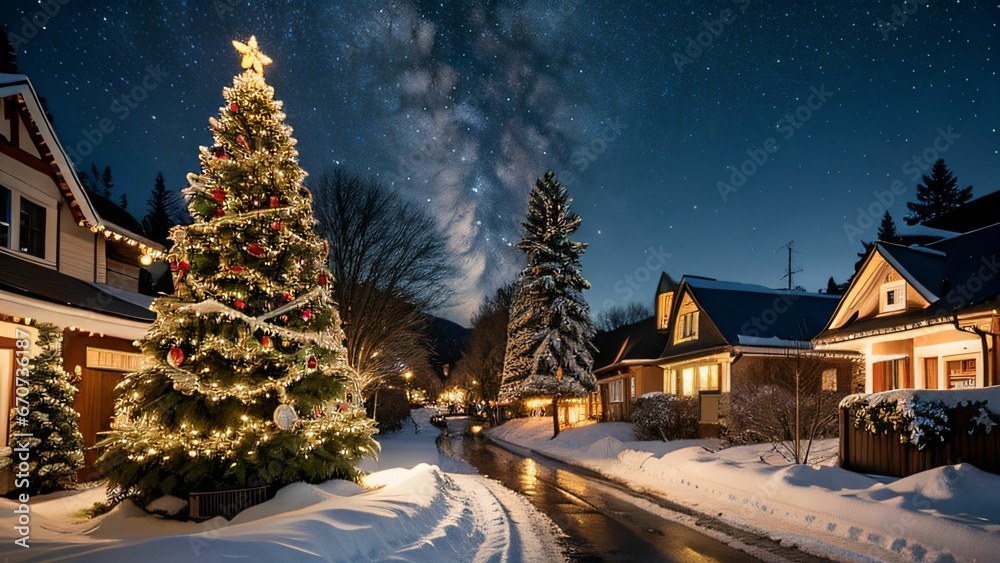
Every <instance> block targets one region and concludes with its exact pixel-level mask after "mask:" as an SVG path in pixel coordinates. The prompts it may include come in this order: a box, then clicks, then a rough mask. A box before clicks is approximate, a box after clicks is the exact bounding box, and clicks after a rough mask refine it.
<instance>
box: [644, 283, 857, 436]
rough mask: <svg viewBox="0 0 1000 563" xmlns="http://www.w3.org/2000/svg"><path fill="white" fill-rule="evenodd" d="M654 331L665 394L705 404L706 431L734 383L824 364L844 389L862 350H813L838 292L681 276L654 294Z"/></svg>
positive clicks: (829, 379) (827, 384)
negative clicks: (805, 363)
mask: <svg viewBox="0 0 1000 563" xmlns="http://www.w3.org/2000/svg"><path fill="white" fill-rule="evenodd" d="M656 302H657V311H656V319H657V323H658V324H657V329H658V330H659V331H661V332H662V333H664V334H665V336H666V343H665V346H664V348H663V350H662V352H661V354H660V356H659V358H657V360H656V362H655V365H656V366H658V367H659V368H660V369H662V370H663V389H662V390H663V391H664V392H666V393H672V394H676V395H681V396H687V397H697V398H698V399H699V402H700V411H701V415H700V421H701V423H702V430H703V433H704V434H706V435H713V434H714V433H716V432H717V431H718V425H719V423H720V422H724V420H725V418H726V414H727V412H728V397H729V394H730V392H731V391H732V390H733V383H734V382H736V381H740V380H741V378H745V381H746V382H747V383H749V384H766V383H767V381H768V378H769V377H770V376H771V375H773V374H776V373H778V372H780V371H782V370H785V371H787V370H789V369H794V367H793V366H794V364H795V362H796V361H800V360H801V359H802V358H811V359H813V360H815V361H818V362H821V368H822V378H823V379H822V387H823V390H824V391H838V392H841V393H847V392H849V391H854V390H853V389H850V387H851V380H852V377H853V374H854V369H855V368H854V365H855V362H856V361H857V354H856V353H855V352H853V351H824V352H820V351H817V350H815V349H814V348H813V345H812V342H811V339H812V338H813V337H814V336H816V335H817V334H818V333H819V332H820V331H821V330H822V329H823V327H824V326H825V325H826V322H827V320H828V319H829V318H830V315H831V314H832V313H833V310H834V309H835V308H836V306H837V303H838V298H837V297H836V296H830V295H824V294H820V293H808V292H805V291H793V290H783V289H771V288H768V287H764V286H760V285H754V284H746V283H735V282H726V281H718V280H715V279H711V278H704V277H698V276H684V277H683V278H681V281H680V283H678V284H677V287H676V288H675V289H673V290H668V291H662V292H660V293H659V294H658V295H657V300H656Z"/></svg>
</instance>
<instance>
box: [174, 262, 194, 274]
mask: <svg viewBox="0 0 1000 563" xmlns="http://www.w3.org/2000/svg"><path fill="white" fill-rule="evenodd" d="M170 268H171V269H172V270H173V271H175V272H188V271H190V270H191V265H190V264H188V263H187V262H185V261H184V260H181V261H180V262H174V263H173V264H171V265H170Z"/></svg>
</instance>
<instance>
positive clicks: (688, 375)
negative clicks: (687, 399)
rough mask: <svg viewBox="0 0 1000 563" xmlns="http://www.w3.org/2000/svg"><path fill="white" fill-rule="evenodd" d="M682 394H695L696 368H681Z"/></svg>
mask: <svg viewBox="0 0 1000 563" xmlns="http://www.w3.org/2000/svg"><path fill="white" fill-rule="evenodd" d="M681 395H685V396H691V395H694V368H684V369H683V370H681Z"/></svg>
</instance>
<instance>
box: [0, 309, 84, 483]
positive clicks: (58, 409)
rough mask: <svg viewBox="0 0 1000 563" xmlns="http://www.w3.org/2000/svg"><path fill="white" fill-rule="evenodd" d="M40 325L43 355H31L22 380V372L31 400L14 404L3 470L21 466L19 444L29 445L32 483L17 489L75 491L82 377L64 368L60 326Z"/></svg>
mask: <svg viewBox="0 0 1000 563" xmlns="http://www.w3.org/2000/svg"><path fill="white" fill-rule="evenodd" d="M37 328H38V339H37V341H36V342H35V348H36V349H37V350H38V353H37V355H35V356H34V357H30V358H29V360H28V363H27V366H26V370H25V373H26V375H25V376H24V377H23V378H22V377H21V375H20V374H18V381H26V382H27V383H28V385H27V386H26V387H24V388H26V389H27V391H28V394H27V396H25V397H24V399H25V400H26V401H27V403H26V404H22V403H18V404H16V405H12V408H11V416H10V428H11V432H10V434H11V438H10V446H11V447H10V448H4V450H3V452H2V454H0V469H2V468H4V467H7V466H9V465H11V464H13V465H15V466H17V464H19V463H20V461H21V460H20V457H19V456H20V454H19V453H17V452H15V451H14V448H23V447H24V446H26V448H23V449H26V450H27V453H28V454H29V456H28V462H27V463H28V465H29V470H28V477H27V483H28V485H27V487H18V488H17V489H16V491H17V492H26V493H29V494H45V493H51V492H53V491H60V490H65V489H72V488H73V487H75V486H76V472H77V471H79V470H80V469H83V447H84V442H83V435H82V434H80V428H79V426H78V422H79V420H80V413H78V412H76V410H74V409H73V399H74V398H75V397H76V392H77V388H76V385H75V383H76V381H77V380H78V377H77V376H75V375H72V374H70V373H67V372H66V371H65V370H63V368H62V363H63V359H62V334H61V333H60V332H59V329H58V328H56V327H55V325H51V324H46V323H39V324H38V326H37ZM19 386H20V384H19ZM19 396H20V395H19ZM28 435H30V437H25V436H28ZM19 472H20V471H16V473H19Z"/></svg>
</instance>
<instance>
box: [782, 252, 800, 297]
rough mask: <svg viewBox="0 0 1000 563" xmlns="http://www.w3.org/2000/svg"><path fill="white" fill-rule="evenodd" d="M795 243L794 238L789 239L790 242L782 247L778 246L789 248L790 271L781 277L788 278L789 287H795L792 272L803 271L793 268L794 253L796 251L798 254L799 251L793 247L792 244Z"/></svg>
mask: <svg viewBox="0 0 1000 563" xmlns="http://www.w3.org/2000/svg"><path fill="white" fill-rule="evenodd" d="M793 244H795V241H794V240H792V241H788V244H786V245H785V246H782V247H781V248H778V250H781V249H782V248H786V249H788V273H786V274H785V275H783V276H781V279H785V278H788V289H792V287H793V285H792V274H797V273H799V272H801V271H802V270H801V269H797V270H793V269H792V253H793V252H795V254H798V252H796V251H795V249H794V248H793V246H792V245H793Z"/></svg>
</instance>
